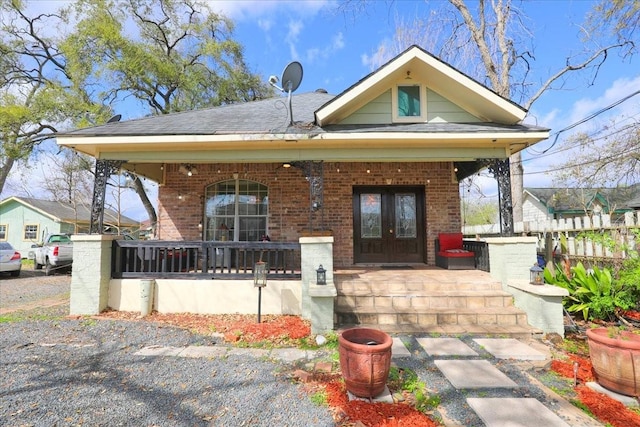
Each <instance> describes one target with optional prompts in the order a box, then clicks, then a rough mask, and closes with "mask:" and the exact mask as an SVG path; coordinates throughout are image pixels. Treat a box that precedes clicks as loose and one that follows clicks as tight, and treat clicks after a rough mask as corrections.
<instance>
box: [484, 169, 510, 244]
mask: <svg viewBox="0 0 640 427" xmlns="http://www.w3.org/2000/svg"><path fill="white" fill-rule="evenodd" d="M489 171H490V172H491V173H492V174H493V176H494V178H495V179H496V181H498V205H499V212H500V234H501V235H502V236H513V230H514V228H513V200H512V198H511V169H510V165H509V158H506V159H504V160H499V159H496V160H494V161H493V162H492V163H491V164H490V165H489Z"/></svg>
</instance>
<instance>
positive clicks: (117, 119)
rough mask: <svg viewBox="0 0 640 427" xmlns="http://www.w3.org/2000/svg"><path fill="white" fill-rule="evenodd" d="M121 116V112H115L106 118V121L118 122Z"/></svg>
mask: <svg viewBox="0 0 640 427" xmlns="http://www.w3.org/2000/svg"><path fill="white" fill-rule="evenodd" d="M121 118H122V114H116V115H115V116H113V117H111V118H110V119H109V120H107V123H115V122H119V121H120V119H121Z"/></svg>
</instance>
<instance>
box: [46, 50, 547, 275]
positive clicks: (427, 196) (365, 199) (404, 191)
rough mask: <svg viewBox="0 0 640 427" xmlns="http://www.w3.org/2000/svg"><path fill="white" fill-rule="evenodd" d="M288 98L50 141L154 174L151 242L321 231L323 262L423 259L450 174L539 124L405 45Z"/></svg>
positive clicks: (451, 192) (447, 201) (451, 200)
mask: <svg viewBox="0 0 640 427" xmlns="http://www.w3.org/2000/svg"><path fill="white" fill-rule="evenodd" d="M288 104H289V103H288V102H287V100H286V98H277V99H267V100H262V101H255V102H248V103H243V104H234V105H225V106H221V107H216V108H209V109H203V110H197V111H185V112H181V113H175V114H168V115H162V116H153V117H146V118H141V119H136V120H129V121H124V122H115V123H108V124H105V125H103V126H97V127H92V128H86V129H79V130H74V131H71V132H68V133H64V134H58V135H57V142H58V144H60V145H63V146H67V147H70V148H73V149H75V150H77V151H79V152H82V153H86V154H89V155H91V156H93V157H96V158H97V159H99V160H101V161H104V162H105V164H106V162H110V161H113V164H116V165H118V167H122V168H123V169H128V170H131V171H135V172H136V173H138V174H140V175H142V176H146V177H148V178H149V179H152V180H155V181H157V182H159V183H160V188H159V194H158V198H159V205H158V224H157V235H158V238H159V239H162V240H181V241H184V240H186V241H192V240H205V241H206V240H227V239H228V240H232V241H259V240H261V239H263V238H264V237H265V236H268V237H269V238H270V239H271V241H273V242H297V241H298V238H299V237H300V236H303V235H305V234H308V233H315V232H325V233H326V232H327V231H330V232H331V233H332V235H333V237H334V239H335V242H334V246H333V254H334V256H333V258H334V265H335V266H336V267H345V266H352V265H357V264H366V265H382V264H394V263H395V264H407V263H424V264H428V265H433V264H434V262H435V255H434V244H433V242H434V239H435V238H436V237H437V235H438V233H440V232H456V231H460V229H461V219H460V198H459V188H458V182H459V180H461V179H463V178H465V177H466V176H469V175H471V174H473V173H475V172H477V171H478V170H480V169H483V168H485V167H487V165H489V164H491V162H492V161H494V160H501V161H502V160H505V159H508V157H509V156H510V155H512V154H514V153H516V152H518V151H521V150H523V149H525V148H526V147H529V146H531V145H533V144H535V143H537V142H539V141H541V140H544V139H546V138H547V137H548V135H549V130H548V129H545V128H541V127H535V126H530V125H525V124H523V123H522V120H523V119H524V117H525V115H526V111H525V110H524V109H523V108H522V107H520V106H518V105H517V104H515V103H513V102H511V101H510V100H508V99H505V98H503V97H501V96H499V95H497V94H496V93H495V92H493V91H492V90H490V89H488V88H487V87H485V86H483V85H482V84H480V83H479V82H477V81H475V80H473V79H472V78H470V77H468V76H467V75H465V74H463V73H461V72H459V71H457V70H456V69H454V68H452V67H451V66H449V65H448V64H446V63H444V62H442V61H441V60H439V59H438V58H436V57H434V56H432V55H431V54H429V53H427V52H426V51H424V50H423V49H421V48H419V47H417V46H412V47H410V48H409V49H407V50H406V51H405V52H403V53H401V54H400V55H398V56H397V57H395V58H394V59H392V60H391V61H390V62H388V63H387V64H385V65H383V66H382V67H381V68H380V69H378V70H377V71H375V72H373V73H371V74H369V75H368V76H366V77H364V78H363V79H362V80H360V81H358V82H356V83H355V84H353V86H351V87H349V88H348V89H346V90H345V91H344V92H343V93H341V94H339V95H338V96H335V95H330V94H327V93H326V91H323V90H318V91H316V92H312V93H303V94H293V95H292V96H291V105H292V114H291V115H290V112H289V108H288ZM291 166H293V167H291ZM503 169H504V168H503ZM507 169H508V168H507ZM501 173H502V174H503V175H504V174H508V172H504V170H503V171H502V172H501ZM507 179H508V175H507ZM506 205H507V206H510V203H506Z"/></svg>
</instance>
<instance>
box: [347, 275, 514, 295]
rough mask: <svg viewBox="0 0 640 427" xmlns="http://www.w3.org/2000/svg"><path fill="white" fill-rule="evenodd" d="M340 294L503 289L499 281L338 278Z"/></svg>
mask: <svg viewBox="0 0 640 427" xmlns="http://www.w3.org/2000/svg"><path fill="white" fill-rule="evenodd" d="M335 285H336V289H337V291H338V295H340V294H345V295H350V294H354V293H358V294H359V293H379V294H384V293H398V292H443V291H491V290H494V291H501V290H502V285H501V284H500V283H499V282H493V281H479V282H453V281H449V282H446V281H431V280H413V281H412V280H402V281H398V280H360V279H342V280H340V279H338V280H336V282H335Z"/></svg>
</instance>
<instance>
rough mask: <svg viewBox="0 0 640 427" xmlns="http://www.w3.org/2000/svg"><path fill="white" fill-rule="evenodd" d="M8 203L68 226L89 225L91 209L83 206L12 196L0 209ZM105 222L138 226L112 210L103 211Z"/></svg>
mask: <svg viewBox="0 0 640 427" xmlns="http://www.w3.org/2000/svg"><path fill="white" fill-rule="evenodd" d="M10 202H15V203H18V204H21V205H24V206H26V207H28V208H31V209H33V210H34V211H36V212H38V213H40V214H41V215H43V216H45V217H48V218H50V219H51V220H53V221H56V222H66V223H70V224H76V223H87V224H88V223H89V222H90V221H91V207H90V206H89V207H87V206H85V205H78V206H76V207H75V208H74V207H73V206H72V205H71V204H69V203H63V202H56V201H53V200H41V199H33V198H30V197H18V196H12V197H9V198H6V199H4V200H2V201H0V207H1V206H3V205H6V204H9V203H10ZM104 215H105V221H107V222H114V221H116V219H119V224H120V225H121V226H123V227H135V226H137V225H138V224H139V222H138V221H136V220H134V219H131V218H129V217H126V216H124V215H119V216H118V213H117V212H116V211H114V210H112V209H105V210H104Z"/></svg>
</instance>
